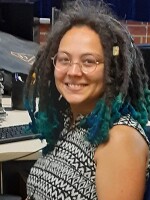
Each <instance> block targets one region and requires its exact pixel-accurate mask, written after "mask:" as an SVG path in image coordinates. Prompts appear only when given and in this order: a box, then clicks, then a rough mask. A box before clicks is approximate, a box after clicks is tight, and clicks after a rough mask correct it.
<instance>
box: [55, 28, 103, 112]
mask: <svg viewBox="0 0 150 200" xmlns="http://www.w3.org/2000/svg"><path fill="white" fill-rule="evenodd" d="M58 52H61V54H60V55H65V56H67V62H68V58H69V59H70V60H71V62H72V63H73V64H72V65H70V66H69V67H68V68H66V69H65V70H63V71H62V70H59V69H57V68H55V72H54V76H55V83H56V87H57V89H58V91H59V92H60V94H62V96H63V97H64V98H65V99H66V101H67V102H68V103H69V104H70V106H71V109H72V111H75V112H78V113H81V114H88V113H89V112H91V111H92V109H93V108H94V106H95V104H96V102H97V101H98V99H99V98H100V97H101V96H102V94H103V92H104V54H103V48H102V45H101V41H100V38H99V35H98V34H97V33H96V32H95V31H93V30H92V29H90V28H89V27H87V26H81V27H73V28H71V29H70V30H69V31H67V32H66V33H65V35H64V36H63V38H62V39H61V41H60V45H59V48H58ZM62 53H65V54H62ZM91 56H92V59H93V58H94V61H98V64H96V68H95V70H94V71H92V72H90V73H84V72H83V71H82V69H81V62H82V63H84V64H85V65H86V64H87V63H88V64H89V62H91V60H89V58H90V59H91ZM60 59H61V61H60V62H62V59H66V57H63V58H61V57H60ZM86 59H88V60H86ZM64 62H66V60H64ZM92 63H93V61H92ZM57 64H58V63H56V65H57ZM90 66H91V63H90ZM59 67H60V66H59Z"/></svg>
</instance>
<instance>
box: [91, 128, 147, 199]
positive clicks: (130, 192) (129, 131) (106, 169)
mask: <svg viewBox="0 0 150 200" xmlns="http://www.w3.org/2000/svg"><path fill="white" fill-rule="evenodd" d="M109 134H110V138H109V140H108V142H106V143H104V144H101V145H99V147H98V148H97V150H96V152H95V157H94V159H95V162H96V188H97V195H98V199H107V200H120V199H122V200H126V199H128V200H141V199H143V195H144V190H145V177H146V168H147V161H148V154H149V148H148V145H147V143H146V141H145V140H144V138H143V137H142V135H141V134H140V133H139V132H138V131H137V130H136V129H134V128H132V127H129V126H126V125H116V126H114V127H113V128H112V129H111V130H110V133H109ZM112 194H113V197H112Z"/></svg>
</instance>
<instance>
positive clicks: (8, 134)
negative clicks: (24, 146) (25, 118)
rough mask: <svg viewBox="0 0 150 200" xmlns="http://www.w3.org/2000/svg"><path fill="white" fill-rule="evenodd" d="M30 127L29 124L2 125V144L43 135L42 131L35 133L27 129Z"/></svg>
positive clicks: (0, 131) (0, 140) (0, 141)
mask: <svg viewBox="0 0 150 200" xmlns="http://www.w3.org/2000/svg"><path fill="white" fill-rule="evenodd" d="M28 129H29V126H28V124H23V125H15V126H8V127H0V144H5V143H10V142H18V141H23V140H29V139H36V138H41V137H42V135H41V134H40V133H36V134H35V133H32V132H31V131H27V130H28Z"/></svg>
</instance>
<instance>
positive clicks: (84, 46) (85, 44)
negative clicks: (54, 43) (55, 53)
mask: <svg viewBox="0 0 150 200" xmlns="http://www.w3.org/2000/svg"><path fill="white" fill-rule="evenodd" d="M58 50H59V51H67V52H70V51H72V52H74V51H78V52H80V53H81V52H82V51H83V53H85V51H87V52H88V51H89V52H90V53H92V52H93V53H96V54H98V53H99V54H101V53H102V52H103V48H102V44H101V40H100V37H99V35H98V34H97V33H96V32H95V31H94V30H92V29H91V28H89V27H88V26H74V27H72V28H71V29H70V30H68V31H67V32H66V33H65V34H64V36H63V37H62V39H61V41H60V44H59V49H58Z"/></svg>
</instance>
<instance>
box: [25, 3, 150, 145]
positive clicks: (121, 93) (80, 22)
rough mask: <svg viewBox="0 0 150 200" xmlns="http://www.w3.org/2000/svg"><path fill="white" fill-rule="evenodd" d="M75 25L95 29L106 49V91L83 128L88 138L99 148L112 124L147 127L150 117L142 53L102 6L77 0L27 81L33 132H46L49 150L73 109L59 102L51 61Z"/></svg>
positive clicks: (59, 22) (54, 30)
mask: <svg viewBox="0 0 150 200" xmlns="http://www.w3.org/2000/svg"><path fill="white" fill-rule="evenodd" d="M73 26H88V27H90V28H91V29H93V30H94V31H95V32H96V33H97V34H98V35H99V37H100V39H101V43H102V46H103V50H104V66H105V69H104V70H105V73H104V74H105V77H104V81H105V92H104V95H103V97H102V98H101V99H99V101H98V102H97V105H96V106H95V109H94V110H93V112H92V113H91V114H89V115H88V116H87V117H85V118H84V119H83V120H82V122H81V126H82V127H84V128H86V129H87V130H88V133H87V139H88V140H89V141H90V142H91V143H92V144H96V145H98V144H100V143H101V142H104V141H106V140H107V139H108V138H109V134H108V132H109V129H110V128H111V127H112V126H113V123H114V122H116V121H117V120H118V119H119V118H120V117H121V116H123V115H127V114H130V115H131V116H132V117H133V118H134V119H135V120H137V121H138V122H139V123H140V124H141V125H142V127H143V128H145V126H146V124H147V122H148V118H149V113H150V112H149V111H150V91H149V89H148V76H147V73H146V71H145V68H144V60H143V57H142V54H141V52H140V50H139V49H138V47H137V46H136V45H135V44H134V41H133V39H132V37H131V35H130V33H129V32H128V30H127V28H126V27H125V26H124V24H123V23H121V22H120V21H119V20H118V19H117V18H116V16H114V15H113V14H112V11H111V10H110V8H109V7H108V6H107V5H106V4H105V3H104V2H103V1H100V2H97V1H89V0H77V1H75V2H74V4H72V5H71V6H70V7H69V5H68V6H67V7H66V9H64V10H63V11H61V12H60V15H59V18H58V20H57V21H56V23H55V24H54V26H53V27H52V30H51V31H50V33H49V37H48V40H47V43H46V46H44V47H43V48H41V50H40V51H39V53H38V54H37V58H36V60H35V62H34V64H33V67H32V69H31V71H30V73H29V76H28V79H27V83H26V94H25V103H26V106H27V108H28V110H29V113H30V116H31V118H32V128H33V129H34V131H40V132H42V133H43V135H44V137H45V138H46V139H47V142H48V144H49V145H48V148H50V147H52V146H53V145H54V144H55V142H56V141H57V139H58V136H59V133H60V131H61V130H62V128H63V117H62V113H64V111H65V110H66V109H67V108H69V104H68V103H67V102H66V101H65V99H63V98H62V99H61V100H60V101H59V96H60V94H59V92H58V90H57V88H56V86H55V80H54V66H53V63H52V60H51V58H52V57H53V56H54V55H55V54H56V53H57V51H58V47H59V43H60V41H61V39H62V37H63V36H64V34H65V33H66V32H67V31H68V30H69V29H71V28H72V27H73ZM115 48H117V49H118V54H117V55H115V54H114V53H113V51H114V50H115ZM37 96H39V110H38V112H36V100H35V99H36V97H37Z"/></svg>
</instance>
